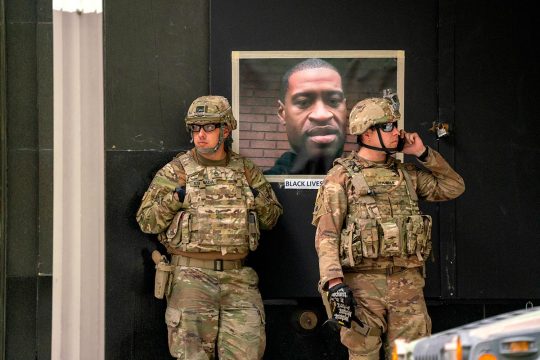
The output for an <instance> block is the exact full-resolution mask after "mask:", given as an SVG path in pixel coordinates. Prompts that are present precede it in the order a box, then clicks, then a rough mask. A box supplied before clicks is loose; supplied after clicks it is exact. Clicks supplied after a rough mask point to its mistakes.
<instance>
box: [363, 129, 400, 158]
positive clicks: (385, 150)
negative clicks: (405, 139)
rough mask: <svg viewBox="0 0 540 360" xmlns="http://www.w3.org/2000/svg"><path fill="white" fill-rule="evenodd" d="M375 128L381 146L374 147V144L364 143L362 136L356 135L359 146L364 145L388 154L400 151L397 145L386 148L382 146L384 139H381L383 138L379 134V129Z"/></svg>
mask: <svg viewBox="0 0 540 360" xmlns="http://www.w3.org/2000/svg"><path fill="white" fill-rule="evenodd" d="M375 130H377V136H378V137H379V141H380V143H381V147H375V146H371V145H366V144H364V143H363V142H362V137H361V136H358V144H360V145H361V146H363V147H366V148H368V149H371V150H375V151H384V152H385V153H387V154H388V155H392V154H395V153H396V152H398V151H400V149H399V146H398V147H395V148H387V147H386V146H384V141H383V138H382V135H381V129H379V128H376V129H375Z"/></svg>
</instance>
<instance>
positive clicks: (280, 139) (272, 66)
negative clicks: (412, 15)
mask: <svg viewBox="0 0 540 360" xmlns="http://www.w3.org/2000/svg"><path fill="white" fill-rule="evenodd" d="M231 58H232V107H233V112H234V116H235V118H236V119H237V121H238V128H237V129H236V130H235V131H233V139H234V143H233V150H234V151H236V152H239V153H240V154H241V155H243V156H246V157H248V158H250V159H252V160H253V162H254V163H255V164H256V165H258V166H259V167H260V168H261V169H262V170H263V172H265V175H266V177H267V179H268V180H269V181H273V182H282V181H283V180H284V179H285V178H287V179H288V178H295V177H300V178H307V179H322V178H323V177H324V173H323V172H322V171H321V170H318V172H317V170H315V171H311V170H308V169H311V168H308V167H306V170H302V168H299V169H300V170H295V171H292V172H289V170H286V172H285V173H279V174H278V173H277V172H276V171H275V170H276V169H277V168H278V166H277V164H278V163H279V164H283V163H284V161H292V160H290V159H295V157H296V161H298V159H299V158H300V156H297V155H298V154H301V153H303V152H304V149H306V150H305V152H306V153H309V150H308V148H307V147H308V145H303V144H304V143H302V141H303V140H297V139H304V138H305V139H308V138H309V135H312V133H313V134H315V135H320V136H318V137H317V136H314V137H313V138H316V139H322V140H321V141H326V142H330V141H336V144H335V146H336V148H339V150H338V151H337V153H339V154H342V155H345V154H347V153H349V152H350V151H352V150H356V149H357V148H358V145H357V137H356V136H355V135H351V134H350V133H349V130H348V115H349V112H350V110H351V108H352V107H353V106H354V105H355V104H356V103H357V102H358V101H360V100H363V99H366V98H369V97H382V96H383V91H384V90H386V89H391V90H392V91H393V92H395V93H396V94H397V95H398V97H399V100H400V112H401V114H402V117H401V119H400V122H399V124H398V125H399V127H400V128H403V126H404V118H403V114H404V105H405V104H404V71H405V52H404V51H402V50H344V51H233V52H232V54H231ZM308 59H320V60H322V61H323V62H325V63H328V64H330V65H331V67H333V69H334V70H337V73H338V74H339V75H336V76H338V77H340V78H341V88H342V93H343V96H344V100H345V101H344V105H343V106H344V107H345V108H346V110H344V111H342V112H341V115H339V116H338V117H344V119H340V120H339V121H337V122H335V125H334V126H335V127H336V128H339V130H336V129H334V130H333V131H335V132H336V133H339V136H334V135H328V134H321V132H322V130H320V131H319V132H317V131H318V130H317V129H330V128H331V126H323V121H319V123H318V124H317V127H316V129H315V130H312V131H311V132H307V133H306V134H294V133H293V132H292V130H294V126H296V125H295V124H293V121H297V122H302V121H304V122H309V121H310V120H306V119H303V120H302V119H300V120H298V119H299V118H294V120H289V118H286V117H284V116H283V114H284V112H281V117H280V116H279V115H280V114H279V113H278V112H279V107H280V104H282V106H288V105H287V104H286V105H283V103H284V102H286V101H285V98H286V96H287V91H289V90H291V91H292V89H291V88H290V87H289V88H288V87H287V86H288V82H287V81H288V80H287V79H286V77H285V79H284V75H285V74H288V73H289V76H290V69H291V68H293V67H294V66H295V65H297V64H299V63H301V62H303V61H304V60H308ZM293 73H294V71H293ZM289 79H292V78H289ZM338 79H339V78H338ZM291 85H292V84H291ZM321 98H322V96H321ZM329 101H332V100H329ZM344 112H346V113H345V114H344ZM289 114H290V112H289ZM308 125H309V124H307V123H306V124H305V125H304V127H303V128H308ZM313 126H314V127H315V125H313ZM303 128H302V127H301V126H298V129H299V130H298V131H303V130H302V129H303ZM307 131H309V129H308V130H307ZM340 132H342V133H340ZM296 135H298V136H296ZM332 136H333V137H332ZM293 138H294V139H295V140H293ZM334 138H337V139H338V140H334ZM305 141H306V142H305V143H306V144H307V141H308V140H305ZM334 152H336V151H334ZM334 152H332V153H331V154H333V153H334ZM314 156H315V155H314ZM329 156H331V157H332V159H326V161H327V162H328V161H329V162H330V163H331V160H333V158H335V157H337V155H329ZM298 171H300V172H298ZM302 171H305V172H302ZM278 172H279V171H278Z"/></svg>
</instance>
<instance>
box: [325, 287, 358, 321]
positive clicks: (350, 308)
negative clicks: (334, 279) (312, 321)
mask: <svg viewBox="0 0 540 360" xmlns="http://www.w3.org/2000/svg"><path fill="white" fill-rule="evenodd" d="M328 302H329V303H330V307H331V308H332V318H333V319H334V320H336V321H337V322H338V323H339V325H341V326H344V327H346V328H349V329H350V328H351V320H352V319H353V318H354V317H355V314H354V307H355V305H356V300H354V296H353V293H352V291H351V289H350V288H349V287H348V286H347V285H346V284H344V283H341V284H337V285H334V286H332V287H331V288H330V289H328Z"/></svg>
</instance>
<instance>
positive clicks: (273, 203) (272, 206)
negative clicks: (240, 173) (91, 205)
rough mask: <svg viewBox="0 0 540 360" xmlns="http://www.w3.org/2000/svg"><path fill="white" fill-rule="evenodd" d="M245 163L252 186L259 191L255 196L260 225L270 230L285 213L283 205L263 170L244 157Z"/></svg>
mask: <svg viewBox="0 0 540 360" xmlns="http://www.w3.org/2000/svg"><path fill="white" fill-rule="evenodd" d="M244 164H245V169H246V177H247V178H248V182H249V183H250V186H251V187H252V188H253V189H256V190H257V191H258V192H259V193H258V194H257V196H256V197H255V211H256V212H257V217H258V218H259V226H260V227H261V229H263V230H269V229H271V228H273V227H274V225H276V223H277V221H278V218H279V217H280V215H281V214H283V207H282V206H281V204H280V203H279V201H278V199H277V197H276V194H275V193H274V190H272V186H271V185H270V183H268V181H266V178H265V177H264V175H263V173H262V171H261V170H260V169H259V168H258V167H257V166H256V165H255V164H254V163H253V162H252V161H251V160H249V159H244Z"/></svg>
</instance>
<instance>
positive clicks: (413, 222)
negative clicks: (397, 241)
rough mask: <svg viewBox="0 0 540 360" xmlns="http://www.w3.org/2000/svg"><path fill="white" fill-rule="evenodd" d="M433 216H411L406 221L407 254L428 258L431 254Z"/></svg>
mask: <svg viewBox="0 0 540 360" xmlns="http://www.w3.org/2000/svg"><path fill="white" fill-rule="evenodd" d="M431 224H432V220H431V216H429V215H411V216H409V217H407V219H406V220H405V229H406V234H405V242H406V246H407V254H409V255H415V254H416V256H418V259H419V260H423V257H422V256H424V257H425V256H428V255H429V253H430V252H431Z"/></svg>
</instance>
